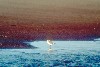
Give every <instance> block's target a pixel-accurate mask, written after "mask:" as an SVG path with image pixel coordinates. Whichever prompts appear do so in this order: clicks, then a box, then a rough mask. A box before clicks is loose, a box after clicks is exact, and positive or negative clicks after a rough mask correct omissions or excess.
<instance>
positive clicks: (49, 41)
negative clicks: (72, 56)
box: [47, 40, 55, 50]
mask: <svg viewBox="0 0 100 67" xmlns="http://www.w3.org/2000/svg"><path fill="white" fill-rule="evenodd" d="M47 43H48V45H49V46H50V48H49V49H50V50H51V45H53V44H55V43H53V42H52V41H51V40H47Z"/></svg>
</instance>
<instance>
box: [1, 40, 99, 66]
mask: <svg viewBox="0 0 100 67" xmlns="http://www.w3.org/2000/svg"><path fill="white" fill-rule="evenodd" d="M54 42H55V43H56V44H54V45H52V50H48V49H49V46H48V44H47V43H46V41H35V42H27V43H29V44H30V45H33V46H36V47H38V48H36V49H0V66H4V67H75V66H78V67H100V45H99V44H100V41H95V42H94V41H54Z"/></svg>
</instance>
